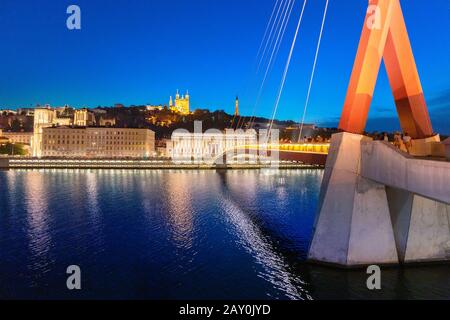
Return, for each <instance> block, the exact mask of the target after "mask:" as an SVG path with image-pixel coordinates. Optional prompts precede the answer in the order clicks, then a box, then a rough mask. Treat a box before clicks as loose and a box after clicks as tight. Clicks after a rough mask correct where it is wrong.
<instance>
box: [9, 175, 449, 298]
mask: <svg viewBox="0 0 450 320" xmlns="http://www.w3.org/2000/svg"><path fill="white" fill-rule="evenodd" d="M322 175H323V171H322V170H280V171H276V170H234V171H183V170H179V171H177V170H171V171H169V170H167V171H164V170H153V171H135V170H122V171H121V170H11V171H1V172H0V299H1V298H3V299H17V298H20V299H380V298H381V299H449V298H450V268H449V266H448V265H440V266H427V267H425V266H421V267H408V268H388V269H383V273H382V290H380V291H376V292H373V291H369V290H368V289H367V287H366V279H367V275H366V273H365V270H336V269H333V268H328V267H322V266H316V265H309V264H307V263H305V258H306V255H307V250H308V246H309V243H310V240H311V233H312V226H313V223H314V216H315V212H316V207H317V200H318V195H319V189H320V183H321V180H322ZM70 265H78V266H79V267H80V268H81V280H82V281H81V282H82V289H81V290H79V291H69V290H67V287H66V279H67V277H68V275H67V274H66V268H67V267H68V266H70Z"/></svg>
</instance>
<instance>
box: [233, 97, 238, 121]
mask: <svg viewBox="0 0 450 320" xmlns="http://www.w3.org/2000/svg"><path fill="white" fill-rule="evenodd" d="M234 115H235V116H236V117H237V116H239V97H238V96H236V104H235V106H234Z"/></svg>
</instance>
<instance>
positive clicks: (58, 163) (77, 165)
mask: <svg viewBox="0 0 450 320" xmlns="http://www.w3.org/2000/svg"><path fill="white" fill-rule="evenodd" d="M264 168H274V169H321V168H323V166H321V165H309V164H303V163H298V162H290V161H280V162H279V163H275V164H270V163H269V164H266V163H235V164H227V165H215V164H212V165H211V164H198V163H197V164H194V163H174V162H172V161H170V160H167V159H166V160H156V159H152V160H143V159H127V160H125V159H34V158H0V169H3V170H8V169H142V170H149V169H157V170H161V169H167V170H173V169H184V170H212V169H224V170H233V169H264Z"/></svg>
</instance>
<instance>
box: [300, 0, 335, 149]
mask: <svg viewBox="0 0 450 320" xmlns="http://www.w3.org/2000/svg"><path fill="white" fill-rule="evenodd" d="M328 1H329V0H327V3H326V4H325V10H324V12H323V18H322V26H321V28H320V34H319V40H318V41H317V48H316V55H315V57H314V64H313V69H312V72H311V79H310V80H309V87H308V94H307V95H306V102H305V107H304V109H303V116H302V121H301V126H300V132H299V135H298V142H299V143H300V141H301V139H302V134H303V127H304V124H305V117H306V111H307V109H308V104H309V98H310V95H311V88H312V83H313V80H314V73H315V71H316V64H317V58H318V56H319V50H320V43H321V41H322V34H323V28H324V26H325V20H326V18H327V11H328Z"/></svg>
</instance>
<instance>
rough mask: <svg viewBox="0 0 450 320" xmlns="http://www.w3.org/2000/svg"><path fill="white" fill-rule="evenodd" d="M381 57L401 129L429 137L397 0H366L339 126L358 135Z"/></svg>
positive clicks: (362, 127)
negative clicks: (364, 16) (367, 0)
mask: <svg viewBox="0 0 450 320" xmlns="http://www.w3.org/2000/svg"><path fill="white" fill-rule="evenodd" d="M383 58H384V63H385V66H386V70H387V73H388V77H389V82H390V85H391V88H392V91H393V94H394V98H395V103H396V106H397V112H398V115H399V118H400V124H401V127H402V129H403V131H404V132H407V133H408V134H409V135H410V136H411V137H412V138H414V139H422V138H426V137H430V136H432V135H433V128H432V125H431V121H430V116H429V114H428V109H427V106H426V102H425V97H424V94H423V90H422V85H421V84H420V78H419V73H418V72H417V67H416V63H415V61H414V56H413V52H412V49H411V43H410V41H409V37H408V32H407V30H406V25H405V20H404V17H403V13H402V9H401V6H400V2H399V0H370V1H369V9H368V11H367V16H366V19H365V23H364V28H363V32H362V35H361V40H360V43H359V48H358V53H357V56H356V60H355V65H354V67H353V71H352V76H351V79H350V84H349V88H348V92H347V97H346V100H345V104H344V110H343V112H342V117H341V121H340V123H339V128H340V129H341V130H343V131H346V132H351V133H357V134H362V133H363V132H364V129H365V127H366V122H367V116H368V113H369V108H370V103H371V101H372V97H373V92H374V90H375V84H376V81H377V77H378V72H379V70H380V66H381V60H382V59H383Z"/></svg>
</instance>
